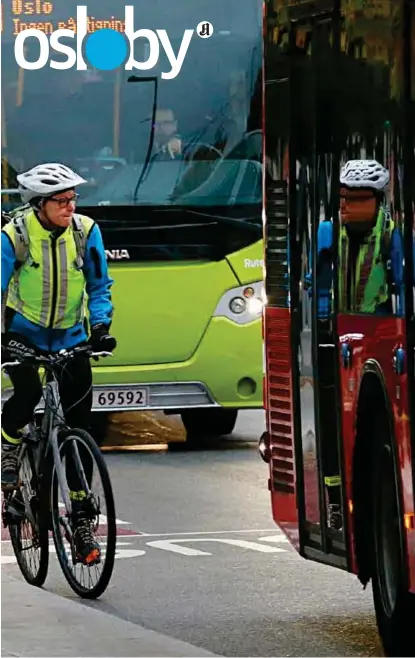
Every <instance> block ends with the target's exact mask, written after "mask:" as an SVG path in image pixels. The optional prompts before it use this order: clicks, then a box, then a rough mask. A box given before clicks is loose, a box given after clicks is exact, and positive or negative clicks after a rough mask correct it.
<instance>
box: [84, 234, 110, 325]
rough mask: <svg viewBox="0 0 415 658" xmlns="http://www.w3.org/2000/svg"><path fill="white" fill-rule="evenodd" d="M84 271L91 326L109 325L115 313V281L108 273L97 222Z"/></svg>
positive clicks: (90, 238)
mask: <svg viewBox="0 0 415 658" xmlns="http://www.w3.org/2000/svg"><path fill="white" fill-rule="evenodd" d="M83 271H84V275H85V281H86V292H87V294H88V310H89V321H90V326H91V327H93V326H95V325H96V324H100V323H101V322H102V323H103V324H105V325H107V326H108V327H109V326H110V325H111V322H112V315H113V305H112V300H111V286H112V284H113V283H114V281H113V279H111V277H110V276H109V274H108V266H107V259H106V256H105V249H104V243H103V240H102V235H101V231H100V229H99V226H98V225H97V224H94V225H93V227H92V229H91V231H90V233H89V235H88V240H87V243H86V249H85V258H84V266H83Z"/></svg>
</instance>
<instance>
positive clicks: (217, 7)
mask: <svg viewBox="0 0 415 658" xmlns="http://www.w3.org/2000/svg"><path fill="white" fill-rule="evenodd" d="M5 4H6V5H7V8H6V7H4V17H3V28H4V29H3V34H2V58H3V66H2V73H3V77H2V100H3V107H4V110H5V112H4V117H5V118H4V125H3V127H2V128H3V130H2V137H3V141H2V143H3V156H4V157H5V158H6V159H7V162H8V164H9V173H7V172H6V174H7V175H6V179H8V181H9V182H12V180H13V176H12V172H13V170H17V171H21V170H22V169H24V170H26V169H29V168H30V167H32V166H33V165H35V164H36V163H38V162H39V161H52V162H65V163H66V164H67V165H69V166H71V167H73V168H74V169H75V170H77V171H80V173H82V175H83V176H84V177H85V178H87V179H88V185H86V186H84V187H83V188H82V190H80V193H81V197H80V205H88V206H97V205H100V204H102V203H105V204H106V205H108V204H110V205H119V204H128V205H139V204H140V205H141V204H147V205H172V204H180V205H210V206H215V205H216V206H218V205H224V206H226V205H231V204H232V205H235V204H236V205H242V204H246V203H260V202H261V195H262V184H261V165H260V163H261V157H262V142H261V140H260V139H259V140H258V139H257V137H256V135H257V132H258V131H259V130H261V112H260V88H261V82H260V79H261V65H262V50H261V28H262V16H261V3H260V2H258V0H247V1H246V2H244V3H243V4H242V5H241V3H240V2H238V1H237V0H227V2H223V0H199V1H198V2H197V3H190V4H189V2H186V1H184V0H178V2H176V3H175V8H174V12H173V13H172V12H171V3H170V2H168V1H167V0H154V1H153V2H149V3H145V8H144V9H142V8H141V7H140V10H139V7H138V5H139V3H138V2H131V3H130V4H131V5H133V6H134V8H135V22H136V23H137V25H136V28H137V29H138V24H141V26H143V24H145V27H146V28H148V29H152V30H155V29H159V28H160V27H161V26H160V19H161V16H165V17H167V18H166V20H167V23H168V24H166V26H165V28H166V29H167V31H168V36H169V39H170V43H171V47H172V49H173V51H174V53H178V52H179V49H180V45H181V42H182V38H183V32H184V30H185V29H189V28H193V29H195V28H196V26H197V25H198V23H199V22H200V21H201V20H202V19H203V20H206V21H207V20H208V21H209V22H210V23H211V24H212V25H213V27H214V31H213V34H212V36H211V37H210V38H208V39H201V38H199V37H198V36H197V34H196V32H195V33H194V35H193V37H192V40H191V43H190V46H189V49H188V51H187V54H186V57H185V58H184V61H183V64H182V67H181V70H180V73H179V74H178V75H177V76H176V77H175V78H174V79H167V80H166V79H163V78H162V77H161V74H162V72H166V71H167V72H168V71H170V69H171V65H170V64H169V60H168V57H167V55H166V53H165V50H164V48H162V47H160V51H159V58H158V61H157V64H156V65H155V66H154V67H153V68H152V69H151V71H140V70H133V71H129V70H125V69H124V66H121V67H120V68H118V69H116V70H113V71H107V70H96V69H89V70H86V71H83V70H77V68H76V67H73V68H71V69H67V70H56V69H53V68H50V67H49V65H47V66H45V67H43V68H42V69H39V70H23V69H19V67H18V66H17V64H16V61H15V58H14V50H13V45H14V34H13V31H14V29H15V27H14V26H15V23H14V22H13V21H14V20H15V19H16V17H15V7H14V4H12V3H10V1H9V2H8V3H5ZM141 4H142V3H141ZM76 5H77V3H75V2H74V0H65V2H64V3H61V5H58V3H53V15H51V16H49V17H48V20H50V21H54V22H57V21H66V22H67V21H68V17H71V16H75V15H76ZM123 10H124V8H123V7H122V8H121V11H120V7H119V6H118V4H117V3H115V2H114V0H100V2H97V0H91V1H90V2H89V3H88V13H89V15H91V16H94V20H95V23H96V22H97V21H101V20H104V19H107V18H108V17H110V16H112V15H113V14H115V15H116V17H117V18H118V17H119V15H120V13H121V14H123ZM23 19H24V16H20V18H19V20H23ZM25 20H26V19H25ZM71 20H72V19H71ZM90 23H91V21H90ZM91 25H92V23H91ZM120 25H121V22H120ZM46 28H47V29H49V28H48V27H47V26H45V29H46ZM72 41H73V40H71V39H69V40H68V45H70V46H73V43H72ZM145 45H146V40H145V39H141V38H137V39H136V41H135V42H134V58H135V60H136V61H145V59H146V52H145ZM147 45H148V44H147ZM25 47H26V48H27V52H26V59H27V60H29V61H35V60H36V59H37V57H38V52H37V49H38V47H37V42H36V39H33V40H32V39H30V38H28V39H26V41H25ZM147 56H148V53H147ZM59 57H62V55H59V53H57V52H54V53H53V59H54V60H55V61H58V60H59ZM145 76H147V77H145ZM254 96H255V98H254ZM2 114H3V113H2ZM2 118H3V117H2ZM251 135H254V137H255V138H254V139H251ZM167 138H168V139H167ZM5 142H6V143H7V147H5V144H4V143H5ZM244 145H247V148H245V146H244ZM103 149H105V153H106V155H103V154H102V153H103V151H102V150H103ZM109 149H110V150H109ZM235 149H238V154H239V155H238V156H237V157H234V153H236V151H235ZM149 151H150V152H149ZM98 153H99V155H97V154H98ZM242 153H243V154H244V155H243V157H241V154H242ZM81 170H82V171H81ZM143 172H144V175H143V176H142V173H143ZM137 181H140V185H139V189H136V186H137ZM5 182H6V181H5V180H3V187H4V186H5V185H4V183H5Z"/></svg>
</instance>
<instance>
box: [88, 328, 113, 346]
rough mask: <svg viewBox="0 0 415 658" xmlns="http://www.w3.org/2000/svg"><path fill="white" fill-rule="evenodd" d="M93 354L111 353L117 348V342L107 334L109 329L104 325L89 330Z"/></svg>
mask: <svg viewBox="0 0 415 658" xmlns="http://www.w3.org/2000/svg"><path fill="white" fill-rule="evenodd" d="M89 342H90V345H91V347H92V350H93V351H94V352H113V351H114V350H115V348H116V347H117V341H116V340H115V338H114V336H111V334H110V333H109V327H108V326H107V325H105V324H96V325H95V326H94V327H92V328H91V338H90V340H89Z"/></svg>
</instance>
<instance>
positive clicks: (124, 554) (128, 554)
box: [1, 541, 146, 564]
mask: <svg viewBox="0 0 415 658" xmlns="http://www.w3.org/2000/svg"><path fill="white" fill-rule="evenodd" d="M100 545H101V547H102V549H103V551H102V556H103V557H105V546H106V545H107V543H106V542H100ZM130 545H131V542H128V541H120V542H119V541H117V548H116V552H115V559H116V560H123V559H130V558H135V557H141V556H142V555H145V554H146V551H143V550H139V549H135V548H134V549H132V548H122V549H121V550H120V549H119V546H130ZM49 553H51V554H52V553H54V554H55V555H56V548H55V546H54V544H52V543H50V544H49ZM68 554H69V551H68ZM1 564H17V560H16V556H15V555H1Z"/></svg>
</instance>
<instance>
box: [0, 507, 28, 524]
mask: <svg viewBox="0 0 415 658" xmlns="http://www.w3.org/2000/svg"><path fill="white" fill-rule="evenodd" d="M24 517H25V514H24V508H23V509H22V510H19V509H17V508H16V507H15V506H14V505H13V504H10V505H8V506H7V509H5V510H4V512H3V513H2V519H3V525H4V527H5V528H7V526H8V525H17V524H18V523H20V522H21V521H23V519H24Z"/></svg>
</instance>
